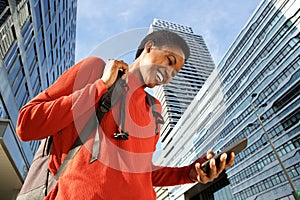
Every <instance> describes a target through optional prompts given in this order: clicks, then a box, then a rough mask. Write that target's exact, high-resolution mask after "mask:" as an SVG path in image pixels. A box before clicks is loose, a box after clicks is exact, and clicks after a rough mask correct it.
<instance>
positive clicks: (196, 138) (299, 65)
mask: <svg viewBox="0 0 300 200" xmlns="http://www.w3.org/2000/svg"><path fill="white" fill-rule="evenodd" d="M299 28H300V4H299V1H298V0H262V1H261V3H260V5H259V6H258V7H257V9H256V11H255V12H254V14H253V15H252V17H251V18H250V19H249V21H248V23H247V24H246V25H245V27H244V28H243V29H242V31H241V32H240V33H239V35H238V36H237V38H236V40H235V41H234V42H233V44H232V45H231V47H230V48H229V49H228V51H227V53H226V54H225V56H224V57H223V59H222V60H221V62H220V64H219V65H218V66H217V69H215V70H214V71H213V73H212V74H211V76H210V77H209V78H208V80H207V81H206V83H205V84H204V86H203V87H202V89H201V90H200V91H199V93H198V94H197V95H196V97H195V98H194V100H193V101H192V102H191V104H190V106H189V107H188V108H187V110H186V112H185V113H184V114H183V115H182V117H181V119H180V120H179V121H178V123H177V124H176V126H175V127H174V128H173V130H172V133H171V134H172V135H174V137H173V140H172V142H170V144H168V146H167V147H166V148H165V149H164V151H163V153H162V154H163V156H164V162H163V163H162V164H165V165H174V166H180V165H187V164H190V163H191V162H193V161H194V160H195V159H196V158H198V157H199V156H201V155H203V154H204V153H205V152H206V151H207V150H208V149H213V150H214V151H215V152H217V151H218V150H223V149H224V148H226V147H228V146H229V145H231V144H233V143H234V142H236V141H238V140H239V139H241V138H244V137H247V138H248V146H247V148H246V149H245V150H244V151H242V152H241V153H240V154H238V155H237V156H236V159H235V164H234V165H233V166H232V167H231V168H229V169H227V170H226V172H225V173H223V174H222V175H221V176H220V177H219V178H218V179H217V180H216V181H214V182H213V183H210V184H207V185H202V184H188V185H183V186H176V187H169V188H168V196H165V197H164V198H158V199H185V200H196V199H222V200H226V199H234V200H244V199H266V200H269V199H294V197H293V194H292V192H293V189H292V187H291V184H292V185H294V186H295V188H297V189H300V163H299V160H300V124H299V118H300V95H299V91H300V57H299V55H300V33H299ZM251 103H253V105H254V107H255V108H256V109H257V112H258V115H259V116H258V117H259V118H260V120H261V121H262V125H261V124H260V123H259V120H258V118H257V117H256V114H255V112H254V109H253V107H252V106H251ZM264 128H265V130H266V131H264ZM267 134H268V135H269V136H270V139H271V141H272V142H273V144H274V146H275V148H276V151H277V153H278V155H279V157H280V159H281V161H282V163H283V166H284V168H285V169H286V171H287V173H288V176H289V177H290V179H291V184H290V182H289V181H288V178H287V176H286V174H285V173H284V172H283V169H282V167H281V166H280V165H279V161H278V159H277V158H276V156H275V152H274V150H273V149H272V148H271V145H270V142H269V140H268V138H267Z"/></svg>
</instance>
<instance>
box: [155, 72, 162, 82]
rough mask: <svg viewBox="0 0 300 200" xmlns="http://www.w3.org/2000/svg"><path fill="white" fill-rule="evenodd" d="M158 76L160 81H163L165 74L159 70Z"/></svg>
mask: <svg viewBox="0 0 300 200" xmlns="http://www.w3.org/2000/svg"><path fill="white" fill-rule="evenodd" d="M156 77H157V80H158V81H159V82H163V80H164V76H163V75H162V74H161V73H160V72H159V71H158V72H157V75H156Z"/></svg>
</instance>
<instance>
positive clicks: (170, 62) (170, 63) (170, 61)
mask: <svg viewBox="0 0 300 200" xmlns="http://www.w3.org/2000/svg"><path fill="white" fill-rule="evenodd" d="M167 58H168V61H169V65H172V60H171V59H170V58H169V57H167Z"/></svg>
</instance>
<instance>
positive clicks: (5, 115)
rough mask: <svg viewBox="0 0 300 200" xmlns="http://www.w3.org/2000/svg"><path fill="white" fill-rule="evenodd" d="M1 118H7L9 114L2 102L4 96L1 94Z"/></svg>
mask: <svg viewBox="0 0 300 200" xmlns="http://www.w3.org/2000/svg"><path fill="white" fill-rule="evenodd" d="M0 118H3V119H4V118H7V114H6V111H5V108H4V104H3V102H2V98H1V96H0Z"/></svg>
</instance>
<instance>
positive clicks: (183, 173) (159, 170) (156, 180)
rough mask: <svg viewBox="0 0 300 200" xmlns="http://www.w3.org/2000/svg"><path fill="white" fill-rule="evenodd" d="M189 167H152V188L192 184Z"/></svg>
mask: <svg viewBox="0 0 300 200" xmlns="http://www.w3.org/2000/svg"><path fill="white" fill-rule="evenodd" d="M190 169H191V166H185V167H154V170H153V171H152V183H153V186H174V185H181V184H186V183H194V182H193V181H192V180H191V179H190V178H189V172H190Z"/></svg>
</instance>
